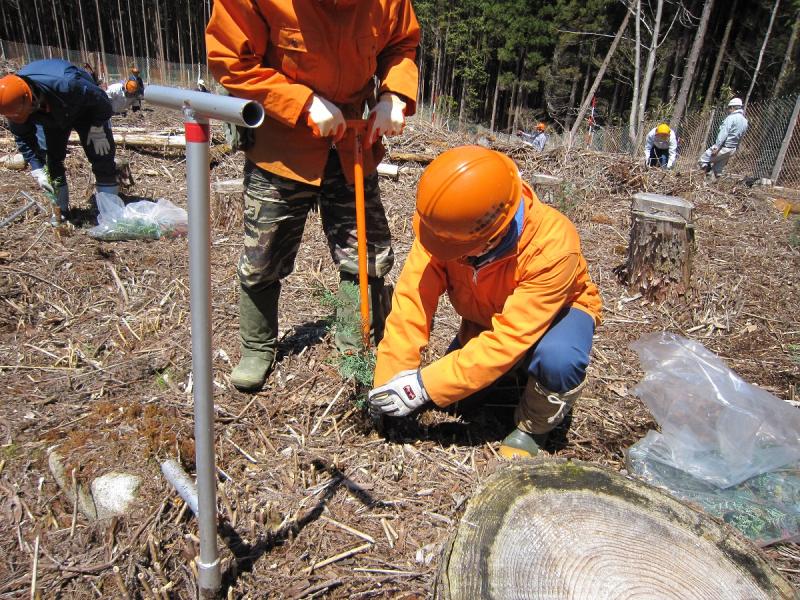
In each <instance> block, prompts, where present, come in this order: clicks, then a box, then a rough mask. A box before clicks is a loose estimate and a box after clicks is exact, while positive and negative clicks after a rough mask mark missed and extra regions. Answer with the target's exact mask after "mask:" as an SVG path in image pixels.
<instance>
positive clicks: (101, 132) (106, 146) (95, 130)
mask: <svg viewBox="0 0 800 600" xmlns="http://www.w3.org/2000/svg"><path fill="white" fill-rule="evenodd" d="M89 144H91V145H92V146H93V147H94V153H95V154H97V155H98V156H105V155H106V154H108V153H109V152H111V144H110V143H109V141H108V138H107V137H106V132H105V129H103V126H102V125H93V126H92V127H89V133H88V134H87V135H86V145H87V146H88V145H89Z"/></svg>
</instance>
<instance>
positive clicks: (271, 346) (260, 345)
mask: <svg viewBox="0 0 800 600" xmlns="http://www.w3.org/2000/svg"><path fill="white" fill-rule="evenodd" d="M280 294H281V284H280V281H276V282H275V283H273V284H270V285H268V286H267V287H265V288H263V289H261V290H258V291H256V292H254V291H252V290H247V289H245V288H244V287H242V288H241V293H240V295H239V339H240V342H241V347H242V358H241V360H240V361H239V364H238V365H236V368H234V369H233V371H232V372H231V383H232V384H233V385H234V386H235V387H236V388H237V389H239V390H241V391H243V392H254V391H258V390H260V389H261V387H262V386H263V385H264V381H265V380H266V378H267V373H269V370H270V369H271V368H272V365H273V363H274V362H275V349H276V346H277V343H278V298H279V297H280Z"/></svg>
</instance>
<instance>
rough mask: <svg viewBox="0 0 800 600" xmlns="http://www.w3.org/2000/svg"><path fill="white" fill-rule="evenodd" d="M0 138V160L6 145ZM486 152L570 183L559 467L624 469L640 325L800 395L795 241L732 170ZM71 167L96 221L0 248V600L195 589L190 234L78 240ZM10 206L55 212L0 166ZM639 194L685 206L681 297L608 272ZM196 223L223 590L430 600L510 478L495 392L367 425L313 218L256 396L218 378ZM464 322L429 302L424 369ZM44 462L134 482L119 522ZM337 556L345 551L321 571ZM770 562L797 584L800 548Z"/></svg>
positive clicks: (232, 355)
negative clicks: (582, 273)
mask: <svg viewBox="0 0 800 600" xmlns="http://www.w3.org/2000/svg"><path fill="white" fill-rule="evenodd" d="M115 125H117V126H122V125H124V126H146V127H147V128H148V129H157V128H161V127H164V126H173V127H175V128H176V130H178V131H179V130H180V123H179V120H178V119H177V118H172V117H171V116H169V115H165V114H160V113H155V112H152V111H145V112H143V113H139V114H138V115H131V116H128V117H126V118H124V119H121V120H119V121H117V119H116V118H115ZM4 140H5V141H4V142H3V143H2V146H0V150H2V151H4V152H11V151H13V144H12V142H11V140H10V138H8V136H6V137H5V138H4ZM475 141H477V140H475V139H474V138H467V137H463V136H459V135H457V134H450V133H446V132H441V131H436V130H432V129H431V128H430V126H429V125H427V124H425V123H415V122H413V121H412V122H411V123H410V125H409V127H407V130H406V132H405V134H404V135H403V136H402V138H399V139H398V140H397V141H393V142H392V145H391V148H390V149H391V151H392V152H395V153H397V152H404V153H412V152H416V153H425V154H436V153H438V152H440V151H441V150H443V149H444V148H447V147H450V146H455V145H458V144H462V143H470V142H475ZM486 141H488V142H489V143H490V144H493V143H494V142H493V141H492V140H486ZM494 145H495V147H496V148H498V149H501V150H506V151H509V152H510V154H511V155H512V156H513V157H514V158H515V159H516V160H517V162H518V164H519V165H520V168H521V170H522V171H523V174H524V175H525V176H526V177H528V176H530V175H532V174H533V173H545V174H552V175H558V176H562V177H564V179H565V181H566V184H565V188H564V189H565V193H564V194H563V195H556V196H555V197H554V198H552V199H551V201H552V202H553V203H554V204H555V205H556V206H557V207H558V208H559V209H560V210H562V211H563V212H565V213H566V214H568V215H569V216H570V217H571V218H572V219H573V221H574V222H575V224H576V225H577V228H578V231H579V232H580V235H581V238H582V243H583V251H584V254H585V255H586V258H587V260H588V262H589V264H590V270H591V274H592V278H593V279H594V281H595V282H596V283H597V284H598V286H599V287H600V290H601V292H602V295H603V300H604V305H605V306H604V320H603V323H602V325H601V326H600V327H599V328H598V330H597V333H596V336H595V342H594V349H593V353H592V363H591V365H590V367H589V375H588V379H589V383H588V386H587V388H586V391H585V393H584V397H583V398H582V399H581V401H580V403H579V404H578V406H577V407H576V409H575V410H574V414H573V416H572V420H571V426H570V427H569V428H568V429H565V430H562V431H561V432H560V434H559V435H558V436H556V439H555V440H554V443H553V444H552V447H551V448H550V449H551V450H553V452H554V453H555V454H556V455H558V456H560V457H568V458H576V459H581V460H587V461H594V462H597V463H599V464H602V465H606V466H609V467H611V468H613V469H623V468H624V451H625V450H626V448H628V447H629V446H630V445H632V444H633V443H634V442H636V441H637V440H639V439H640V438H641V437H643V436H644V435H645V433H646V432H647V431H648V430H649V429H651V428H654V427H655V423H654V422H653V420H652V418H651V416H650V414H649V412H648V411H647V409H646V408H645V406H644V404H643V403H642V402H641V401H640V400H639V399H638V398H636V397H635V396H633V395H632V394H631V392H630V391H629V390H630V388H631V387H632V386H633V385H635V383H636V382H637V381H638V380H639V378H640V377H641V375H642V373H641V370H640V368H639V365H638V360H637V358H636V355H635V354H634V353H633V352H632V351H631V350H630V349H629V348H628V345H629V343H630V342H632V341H633V340H636V339H637V338H639V337H640V336H641V335H642V334H644V333H648V332H653V331H660V330H669V331H673V332H676V333H680V334H682V335H685V336H690V337H692V338H694V339H697V340H698V341H700V342H701V343H703V344H704V345H706V347H708V348H709V349H710V350H712V351H714V352H715V353H717V354H719V355H720V356H721V357H723V358H724V359H725V360H726V361H727V363H728V364H729V365H730V366H731V367H732V368H733V369H735V370H736V371H737V372H738V373H739V374H740V375H741V376H742V377H743V378H745V379H746V380H748V381H750V382H752V383H755V384H758V385H759V386H761V387H763V388H764V389H766V390H768V391H770V392H771V393H773V394H775V395H776V396H778V397H779V398H783V399H786V400H789V401H792V402H794V403H795V404H796V403H798V401H800V398H799V397H798V394H797V386H798V382H800V311H799V310H798V306H800V277H798V273H800V251H799V250H798V245H800V239H798V238H799V237H800V230H799V229H798V226H796V225H795V224H794V223H795V221H793V220H792V219H787V218H784V216H783V215H782V214H781V213H780V212H779V211H778V210H776V209H775V208H774V206H773V204H772V202H771V201H770V200H769V199H768V198H766V197H764V196H763V195H760V194H758V193H757V192H756V191H755V190H754V189H750V188H747V187H745V186H744V185H742V184H741V183H740V182H739V181H738V179H737V178H729V179H725V180H723V181H720V182H718V183H717V184H716V185H711V186H709V185H707V184H704V183H703V182H702V180H701V179H699V178H698V176H697V174H693V173H672V172H645V171H644V169H643V168H642V167H641V166H637V165H636V164H634V163H633V162H632V161H631V160H629V159H627V158H625V157H606V156H601V155H597V154H593V153H585V152H574V153H573V154H571V155H570V156H569V157H568V158H566V157H565V156H564V155H563V153H561V152H560V151H552V152H546V153H544V154H541V155H538V154H533V153H532V151H530V150H528V149H525V148H512V147H506V146H503V145H498V144H497V143H494ZM119 155H120V156H122V157H125V158H128V159H129V160H130V164H131V168H132V173H133V177H134V179H135V185H134V186H133V188H131V189H130V190H128V191H127V193H128V194H129V195H130V196H139V197H143V198H151V199H155V198H160V197H165V198H168V199H169V200H171V201H172V202H174V203H176V204H178V205H180V206H184V207H185V206H186V197H185V170H184V161H183V155H182V153H181V152H180V151H169V152H166V153H165V152H163V151H162V150H160V149H154V150H151V151H147V152H145V151H134V150H132V149H126V148H121V149H120V150H119ZM242 162H243V157H242V155H241V154H238V155H229V156H220V157H217V158H216V163H217V164H215V166H214V169H213V171H212V180H222V179H228V178H235V177H239V176H240V173H241V166H242ZM67 165H68V175H69V179H70V186H71V192H72V198H73V205H74V206H76V207H77V208H79V209H82V210H81V212H80V215H81V218H82V219H83V220H84V224H83V225H82V226H79V227H78V228H77V229H76V230H75V231H74V232H72V234H71V235H64V236H62V237H61V238H60V239H59V238H58V237H57V236H56V235H55V232H54V230H53V229H52V228H50V227H49V226H48V225H47V224H46V221H47V217H46V215H44V214H41V213H37V212H36V211H33V210H30V211H28V212H27V213H25V215H24V217H22V218H21V219H19V220H17V221H15V222H14V223H13V224H11V225H10V226H8V227H6V228H4V229H3V230H2V233H0V390H2V396H0V416H1V417H2V419H1V420H0V553H1V554H2V557H0V598H18V597H28V596H29V595H30V589H31V573H32V568H33V565H34V562H35V561H37V568H36V578H37V584H36V585H37V589H38V591H39V593H40V594H41V597H42V598H53V597H62V598H94V597H98V598H108V597H122V596H123V593H122V591H121V588H122V586H124V587H125V588H126V589H127V590H128V592H129V593H130V597H132V598H136V597H143V598H152V597H157V596H156V595H157V594H159V593H160V594H161V596H160V597H164V598H166V597H171V598H193V597H194V596H195V593H196V588H195V583H194V582H195V577H194V574H193V571H192V569H193V567H194V565H193V563H192V562H191V559H192V558H193V557H194V556H195V555H196V554H197V551H198V538H197V528H196V522H195V520H194V518H193V517H192V516H191V513H190V512H189V511H187V510H185V507H184V506H183V505H182V503H181V501H180V500H179V498H178V497H177V496H176V495H175V494H174V493H173V491H172V489H171V487H170V486H169V485H168V484H167V483H166V481H165V480H164V479H163V477H162V476H161V473H160V469H159V460H162V459H165V458H168V457H178V458H180V460H181V461H182V462H183V464H184V465H185V466H186V467H187V469H191V468H192V466H193V465H192V460H193V451H194V448H193V443H192V397H191V394H190V389H191V382H190V373H191V351H190V348H191V339H190V327H189V282H188V264H187V241H186V238H178V239H162V240H158V241H134V242H99V241H96V240H94V239H92V238H90V237H89V236H88V235H87V231H88V227H90V226H91V224H92V223H91V220H92V219H93V215H92V212H91V207H90V203H89V198H90V196H91V193H92V181H93V180H92V176H91V172H90V170H89V168H88V166H87V163H86V160H85V157H84V156H83V153H82V151H81V149H80V148H79V147H73V148H72V150H71V153H70V156H69V157H68V160H67ZM401 166H402V170H401V175H400V177H399V180H397V181H393V180H391V179H382V180H381V188H382V193H383V198H384V202H385V205H386V210H387V213H388V217H389V222H390V225H391V229H392V233H393V235H394V239H395V251H396V254H397V260H396V264H395V268H394V270H393V272H392V274H391V277H390V278H391V279H394V278H396V277H397V274H398V273H399V268H400V266H402V263H403V259H404V257H405V255H406V254H407V252H408V248H409V246H410V243H411V240H412V236H413V232H412V229H411V214H412V211H413V204H414V192H415V186H416V182H417V180H418V178H419V175H420V173H421V166H420V165H419V164H416V163H408V162H406V163H402V164H401ZM20 190H24V191H27V192H29V193H31V194H32V195H33V196H34V197H37V198H38V199H39V200H40V201H41V202H42V203H43V204H44V198H43V197H40V195H39V194H38V192H37V191H36V188H35V185H34V182H33V180H32V179H31V178H30V177H29V175H28V173H27V172H26V171H9V170H2V171H0V197H1V198H2V199H3V202H2V203H0V220H2V219H3V218H5V217H6V216H8V215H9V214H11V213H12V212H13V210H15V209H16V208H18V207H21V206H23V205H24V204H25V203H26V202H27V200H26V199H25V198H24V197H22V196H21V195H20V194H19V191H20ZM636 191H652V192H659V193H666V194H675V195H680V196H683V197H685V198H687V199H689V200H690V201H692V202H694V203H695V205H696V215H697V217H696V227H697V254H696V257H695V265H694V277H693V286H694V287H693V289H692V292H691V294H690V295H689V296H688V297H686V298H682V299H679V300H676V301H673V302H671V303H668V304H667V303H665V304H653V303H648V302H646V301H644V300H643V299H642V298H641V297H637V296H636V295H635V294H631V293H629V292H628V291H627V290H626V288H625V287H623V286H622V285H621V284H620V282H619V281H618V279H617V277H616V275H615V274H614V273H613V268H614V267H616V266H618V265H619V264H620V263H622V262H623V261H624V255H625V249H626V245H627V241H628V231H629V228H630V218H629V207H630V197H631V195H632V194H633V193H634V192H636ZM210 218H211V224H212V246H211V261H212V265H211V285H212V310H213V322H212V327H213V352H214V385H215V408H216V436H217V446H216V449H217V464H218V466H219V473H220V481H219V508H220V515H221V519H222V523H223V524H222V526H221V528H220V529H221V535H222V538H223V540H222V541H221V544H220V545H221V547H222V556H223V572H224V574H225V575H224V585H225V589H226V590H227V591H228V596H229V597H243V598H301V597H318V596H326V597H331V598H396V597H403V598H406V599H410V598H426V597H429V596H430V594H431V590H432V588H433V584H434V580H435V573H436V569H437V567H438V563H439V553H440V550H441V548H442V546H443V544H445V543H446V541H447V539H448V537H449V536H450V535H451V533H452V532H453V530H454V527H455V524H456V523H457V522H458V519H459V518H460V516H461V513H462V511H463V506H464V504H465V501H466V500H468V499H469V498H470V496H471V495H472V494H473V492H474V490H475V489H476V486H477V485H478V484H479V483H480V482H481V481H482V480H483V479H485V477H486V476H487V474H488V473H490V472H492V471H493V470H494V469H496V468H498V466H499V461H498V457H497V455H496V450H497V448H498V446H499V440H500V439H502V437H503V436H504V435H505V433H507V431H508V430H509V427H510V426H511V425H510V424H511V409H510V402H511V401H510V400H509V401H507V402H505V403H504V402H503V397H502V393H498V395H497V397H495V398H494V399H493V400H494V402H495V404H499V405H500V408H497V406H493V407H491V408H486V407H478V408H476V409H474V410H472V411H470V412H465V411H457V412H444V411H438V410H432V409H431V410H425V411H423V412H422V413H421V414H420V415H419V417H418V418H416V419H412V420H409V421H407V422H403V423H402V424H389V425H388V426H387V427H386V428H385V429H384V430H383V431H381V432H378V431H375V430H374V429H373V428H372V427H371V426H370V424H369V422H368V421H367V420H366V419H365V418H364V416H363V414H362V412H361V410H360V409H359V408H358V407H357V405H356V403H355V388H354V384H353V383H352V382H350V381H346V380H344V379H343V378H342V376H341V375H340V374H339V372H338V370H337V365H336V358H335V357H336V354H335V351H334V348H333V344H332V340H331V334H330V331H329V320H328V317H329V313H330V309H329V308H327V307H326V306H325V305H324V302H323V301H322V297H323V296H324V293H323V291H324V290H331V291H334V290H336V287H337V284H338V277H337V274H336V272H335V269H334V268H333V265H332V262H331V260H330V258H329V255H328V252H327V247H326V244H325V240H324V236H323V235H322V231H321V228H320V223H319V218H318V215H316V214H311V215H310V217H309V220H308V224H307V227H306V231H305V239H304V243H303V245H302V247H301V250H300V254H299V256H298V258H297V263H296V269H295V272H294V273H293V274H292V275H291V276H289V277H288V278H287V279H286V280H285V282H284V287H283V293H282V296H281V304H280V318H281V335H280V357H279V362H278V366H277V368H276V369H275V371H274V372H273V374H272V375H271V376H270V378H269V380H268V383H267V385H266V387H265V389H264V390H263V391H262V392H261V393H259V394H257V395H249V394H242V393H239V392H237V391H236V390H235V389H234V388H233V387H232V386H231V384H230V381H229V375H230V371H231V366H232V365H233V364H235V363H236V361H237V360H238V355H239V349H238V341H237V340H238V329H237V327H238V320H237V293H238V291H237V289H238V285H237V280H236V261H237V257H238V254H239V251H240V245H241V198H240V195H239V194H224V195H218V196H216V197H214V198H212V211H211V215H210ZM796 219H797V218H796V217H795V220H796ZM457 326H458V321H457V318H456V317H455V315H454V313H453V312H452V310H451V309H450V308H449V307H448V306H447V304H446V302H444V301H443V302H442V303H441V305H440V311H439V314H438V315H437V319H436V326H435V330H434V335H433V340H432V343H431V345H430V347H429V349H428V351H427V352H426V360H430V359H432V358H434V357H436V356H439V355H441V354H442V352H443V351H444V349H445V348H446V347H447V345H448V343H449V342H450V340H451V339H452V337H453V335H454V333H455V331H456V328H457ZM54 448H58V450H59V452H60V453H61V454H62V455H64V456H65V457H66V463H67V472H68V473H70V474H71V473H72V472H74V473H75V479H76V481H78V482H82V481H89V480H90V479H91V478H92V477H93V476H95V475H97V474H100V473H104V472H107V471H110V470H116V471H124V472H129V473H135V474H138V475H140V476H141V477H142V478H143V482H142V487H141V495H140V499H139V501H138V503H137V504H136V507H135V509H134V511H133V513H132V514H131V515H130V516H129V517H126V518H119V519H113V520H111V521H110V522H109V521H106V522H102V523H100V524H96V523H91V522H89V521H87V520H86V519H85V518H84V517H83V516H82V515H80V514H77V515H75V514H74V513H73V508H72V503H71V501H70V499H69V498H67V497H66V495H65V494H64V493H62V492H61V491H60V490H59V489H58V487H57V486H56V484H55V482H54V480H53V477H52V476H51V474H50V472H49V470H48V465H47V456H48V452H49V451H50V450H51V449H54ZM37 548H38V552H37V551H36V550H37ZM350 550H357V551H356V552H354V553H353V554H352V556H349V557H346V558H342V559H340V560H336V561H334V562H332V563H330V564H328V565H325V566H321V567H318V566H316V565H317V564H318V563H321V562H322V561H325V560H326V559H328V558H330V557H335V556H336V555H339V554H341V553H344V552H347V551H350ZM754 551H755V550H754ZM765 553H766V555H767V556H768V558H769V559H770V560H771V561H772V563H773V564H774V565H775V566H776V567H777V568H778V569H779V570H780V571H782V572H783V574H784V575H785V576H786V577H788V578H789V579H790V580H792V581H793V583H794V584H795V585H796V586H797V585H800V547H798V546H797V545H795V544H782V545H778V546H775V547H771V548H768V549H766V550H765ZM159 588H161V589H162V592H163V593H162V592H159V591H158V590H159ZM152 590H156V591H155V592H153V591H152Z"/></svg>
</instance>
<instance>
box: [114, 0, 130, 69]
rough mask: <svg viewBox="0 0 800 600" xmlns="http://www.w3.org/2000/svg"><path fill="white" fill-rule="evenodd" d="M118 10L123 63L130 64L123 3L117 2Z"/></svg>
mask: <svg viewBox="0 0 800 600" xmlns="http://www.w3.org/2000/svg"><path fill="white" fill-rule="evenodd" d="M117 10H118V11H119V43H120V45H121V46H122V62H123V64H125V63H126V62H128V60H127V57H128V48H127V47H126V45H125V25H124V24H123V23H122V2H121V0H117Z"/></svg>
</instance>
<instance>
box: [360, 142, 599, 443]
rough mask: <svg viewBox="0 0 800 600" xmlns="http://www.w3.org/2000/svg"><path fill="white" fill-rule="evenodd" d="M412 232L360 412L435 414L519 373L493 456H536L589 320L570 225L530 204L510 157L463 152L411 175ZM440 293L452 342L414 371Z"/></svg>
mask: <svg viewBox="0 0 800 600" xmlns="http://www.w3.org/2000/svg"><path fill="white" fill-rule="evenodd" d="M414 231H415V233H416V239H415V240H414V243H413V245H412V247H411V251H410V253H409V255H408V259H407V260H406V263H405V266H404V267H403V271H402V273H401V274H400V277H399V280H398V282H397V288H396V290H395V292H394V296H393V298H392V310H391V312H390V313H389V317H388V318H387V320H386V331H385V334H384V338H383V341H382V342H381V343H380V345H379V346H378V353H377V364H376V368H375V381H374V385H375V387H374V389H373V390H372V391H371V392H370V393H369V402H370V410H371V412H372V413H373V414H385V415H389V416H394V417H404V416H406V415H408V414H410V413H411V412H413V411H414V410H415V409H417V408H419V407H420V406H422V405H423V404H424V403H425V402H427V401H432V402H433V403H434V404H436V405H437V406H440V407H445V406H448V405H450V404H453V403H454V402H458V401H459V400H463V399H465V398H467V397H468V396H470V395H472V394H474V393H476V392H478V391H480V390H483V389H484V388H487V387H488V386H491V385H492V384H493V383H494V382H495V381H496V380H497V379H499V378H500V377H501V376H502V375H504V374H505V373H508V372H509V371H511V370H512V369H524V370H525V371H526V372H527V385H526V387H525V390H524V392H523V394H522V397H521V399H520V402H519V405H518V406H517V409H516V412H515V421H516V424H517V427H516V429H515V430H514V431H512V432H511V433H510V434H509V435H508V436H507V437H506V438H505V440H503V443H502V446H501V454H502V455H503V456H506V457H512V456H528V455H533V454H536V453H537V452H538V451H539V449H540V448H541V447H543V445H544V444H545V442H546V440H547V437H548V434H549V432H550V431H551V430H552V429H554V428H555V427H556V426H558V425H559V423H561V421H562V420H563V419H564V417H565V416H566V415H567V413H568V412H569V411H570V409H571V408H572V406H573V404H574V403H575V400H576V399H577V398H578V397H579V396H580V393H581V390H582V389H583V387H584V385H585V377H586V367H587V365H588V363H589V353H590V350H591V346H592V336H593V334H594V329H595V324H596V323H597V321H598V319H599V316H600V310H601V300H600V295H599V293H598V290H597V287H596V286H595V285H594V283H592V281H591V279H590V278H589V272H588V268H587V264H586V260H585V259H584V257H583V255H582V254H581V248H580V240H579V238H578V233H577V231H576V230H575V227H574V226H573V224H572V223H571V222H570V220H569V219H567V217H565V216H564V215H562V214H561V213H560V212H558V211H557V210H556V209H554V208H552V207H550V206H546V205H544V204H542V203H541V202H539V200H538V198H537V197H536V194H535V193H534V192H533V190H532V189H531V188H530V186H529V185H528V184H526V183H525V182H523V181H522V179H521V177H520V174H519V172H518V170H517V167H516V165H515V164H514V162H513V161H512V160H511V159H510V158H508V157H507V156H505V155H504V154H500V153H498V152H495V151H493V150H488V149H486V148H482V147H478V146H464V147H460V148H454V149H452V150H448V151H447V152H444V153H443V154H441V155H440V156H438V157H437V158H436V159H435V160H434V161H433V162H432V163H431V164H430V165H429V166H428V168H427V169H426V170H425V172H424V173H423V174H422V178H421V179H420V182H419V188H418V190H417V205H416V213H415V215H414ZM445 292H447V295H448V297H449V298H450V302H451V303H452V305H453V308H454V309H455V310H456V312H457V313H458V314H459V315H460V316H461V319H462V320H461V326H460V329H459V331H458V336H457V337H456V339H455V340H454V341H453V343H452V344H451V348H450V351H449V352H448V353H447V354H446V355H445V356H443V357H441V358H440V359H438V360H437V361H435V362H433V363H432V364H429V365H427V366H425V367H422V366H421V357H420V356H421V352H422V349H423V348H424V347H425V346H426V345H427V344H428V341H429V338H430V333H431V323H432V320H433V316H434V312H435V311H436V306H437V304H438V302H439V297H440V296H441V295H442V294H443V293H445Z"/></svg>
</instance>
